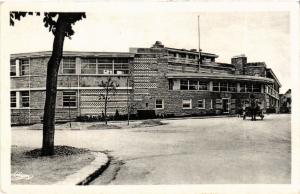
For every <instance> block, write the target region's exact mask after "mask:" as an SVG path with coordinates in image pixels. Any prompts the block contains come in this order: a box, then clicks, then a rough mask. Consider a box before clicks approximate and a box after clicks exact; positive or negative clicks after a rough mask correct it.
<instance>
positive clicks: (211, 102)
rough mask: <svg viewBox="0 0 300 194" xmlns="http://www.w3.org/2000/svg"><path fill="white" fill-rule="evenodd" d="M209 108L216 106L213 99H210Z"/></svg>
mask: <svg viewBox="0 0 300 194" xmlns="http://www.w3.org/2000/svg"><path fill="white" fill-rule="evenodd" d="M209 109H211V110H212V109H214V107H213V99H210V108H209Z"/></svg>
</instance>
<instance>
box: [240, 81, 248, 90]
mask: <svg viewBox="0 0 300 194" xmlns="http://www.w3.org/2000/svg"><path fill="white" fill-rule="evenodd" d="M240 92H247V87H246V84H245V83H241V84H240Z"/></svg>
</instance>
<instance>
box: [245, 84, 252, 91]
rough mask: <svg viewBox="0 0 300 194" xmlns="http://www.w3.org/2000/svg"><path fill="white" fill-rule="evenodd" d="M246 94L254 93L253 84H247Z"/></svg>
mask: <svg viewBox="0 0 300 194" xmlns="http://www.w3.org/2000/svg"><path fill="white" fill-rule="evenodd" d="M246 89H247V90H246V92H252V84H249V83H247V84H246Z"/></svg>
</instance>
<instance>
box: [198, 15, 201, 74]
mask: <svg viewBox="0 0 300 194" xmlns="http://www.w3.org/2000/svg"><path fill="white" fill-rule="evenodd" d="M198 52H199V72H200V64H201V49H200V15H198Z"/></svg>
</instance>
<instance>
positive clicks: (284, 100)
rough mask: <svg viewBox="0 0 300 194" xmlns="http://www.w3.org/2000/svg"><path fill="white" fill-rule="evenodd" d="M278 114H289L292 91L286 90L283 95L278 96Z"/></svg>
mask: <svg viewBox="0 0 300 194" xmlns="http://www.w3.org/2000/svg"><path fill="white" fill-rule="evenodd" d="M279 97H280V112H281V113H291V111H292V91H291V89H288V90H287V91H286V92H285V93H284V94H279Z"/></svg>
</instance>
